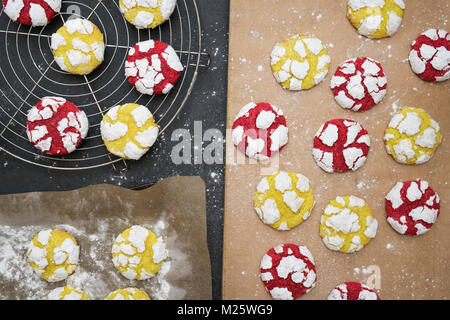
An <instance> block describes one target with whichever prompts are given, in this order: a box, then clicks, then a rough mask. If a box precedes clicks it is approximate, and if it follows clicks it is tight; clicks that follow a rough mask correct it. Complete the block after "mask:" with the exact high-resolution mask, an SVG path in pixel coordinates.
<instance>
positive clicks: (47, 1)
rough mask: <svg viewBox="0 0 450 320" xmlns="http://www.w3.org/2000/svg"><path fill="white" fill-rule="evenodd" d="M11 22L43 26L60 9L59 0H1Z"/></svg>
mask: <svg viewBox="0 0 450 320" xmlns="http://www.w3.org/2000/svg"><path fill="white" fill-rule="evenodd" d="M2 1H3V7H4V12H5V13H6V14H7V15H8V16H9V17H10V19H11V20H13V21H16V22H19V23H21V24H25V25H33V26H45V25H46V24H48V23H49V22H50V20H52V18H53V17H54V15H55V14H56V13H57V12H59V11H60V9H61V0H2Z"/></svg>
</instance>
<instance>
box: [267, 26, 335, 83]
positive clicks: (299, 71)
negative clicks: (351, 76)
mask: <svg viewBox="0 0 450 320" xmlns="http://www.w3.org/2000/svg"><path fill="white" fill-rule="evenodd" d="M330 62H331V59H330V56H329V55H328V51H327V49H326V48H325V46H324V45H323V43H322V41H320V39H318V38H316V37H314V36H310V35H296V36H293V37H291V38H289V39H287V40H285V41H283V42H282V43H279V44H277V45H276V46H275V47H274V48H273V51H272V54H271V65H272V72H273V75H274V77H275V79H276V80H277V82H278V83H280V84H281V85H282V86H283V88H285V89H289V90H306V89H310V88H312V87H314V86H315V85H317V84H319V83H320V82H322V81H323V79H325V77H326V75H327V74H328V69H329V68H330Z"/></svg>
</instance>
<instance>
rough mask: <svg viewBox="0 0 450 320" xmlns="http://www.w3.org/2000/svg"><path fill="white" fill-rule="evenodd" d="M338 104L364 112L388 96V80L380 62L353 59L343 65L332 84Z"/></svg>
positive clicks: (334, 76)
mask: <svg viewBox="0 0 450 320" xmlns="http://www.w3.org/2000/svg"><path fill="white" fill-rule="evenodd" d="M330 87H331V90H333V94H334V98H335V99H336V102H337V103H338V104H339V105H340V106H341V107H342V108H344V109H351V110H353V111H364V110H368V109H370V108H372V107H373V106H375V105H376V104H378V103H379V102H380V101H381V100H382V99H383V98H384V96H385V95H386V87H387V79H386V76H385V74H384V71H383V68H382V67H381V64H380V63H379V62H378V61H375V60H373V59H371V58H353V59H349V60H347V61H345V62H344V63H342V64H341V65H340V66H339V67H338V68H337V70H336V72H335V73H334V75H333V77H332V78H331V82H330Z"/></svg>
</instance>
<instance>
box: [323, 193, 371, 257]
mask: <svg viewBox="0 0 450 320" xmlns="http://www.w3.org/2000/svg"><path fill="white" fill-rule="evenodd" d="M377 228H378V222H377V220H376V219H375V217H374V216H373V214H372V210H371V209H370V207H369V206H368V205H367V203H366V202H365V201H364V200H363V199H361V198H358V197H355V196H344V197H336V199H334V200H332V201H331V202H330V203H329V204H328V205H327V206H326V207H325V210H324V212H323V214H322V217H321V218H320V236H321V237H322V241H323V243H324V244H325V246H326V247H327V248H328V249H330V250H333V251H340V252H345V253H353V252H356V251H359V250H361V249H362V248H363V247H364V246H365V245H367V244H368V243H369V241H370V240H371V239H373V238H375V235H376V233H377Z"/></svg>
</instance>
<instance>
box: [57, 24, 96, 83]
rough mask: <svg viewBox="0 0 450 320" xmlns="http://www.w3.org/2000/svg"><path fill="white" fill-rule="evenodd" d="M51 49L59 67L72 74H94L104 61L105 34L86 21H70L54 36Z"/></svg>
mask: <svg viewBox="0 0 450 320" xmlns="http://www.w3.org/2000/svg"><path fill="white" fill-rule="evenodd" d="M51 48H52V51H53V55H54V57H55V61H56V63H57V64H58V66H59V67H60V68H61V69H62V70H64V71H67V72H70V73H72V74H78V75H84V74H88V73H90V72H92V71H93V70H94V69H95V68H97V67H98V66H99V65H100V64H101V63H102V62H103V60H104V55H105V43H104V41H103V34H102V33H101V31H100V30H99V29H98V28H97V26H96V25H94V24H93V23H92V22H90V21H89V20H86V19H70V20H68V21H67V22H66V23H65V24H64V26H62V27H61V28H59V29H58V31H56V33H54V34H53V35H52V39H51Z"/></svg>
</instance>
